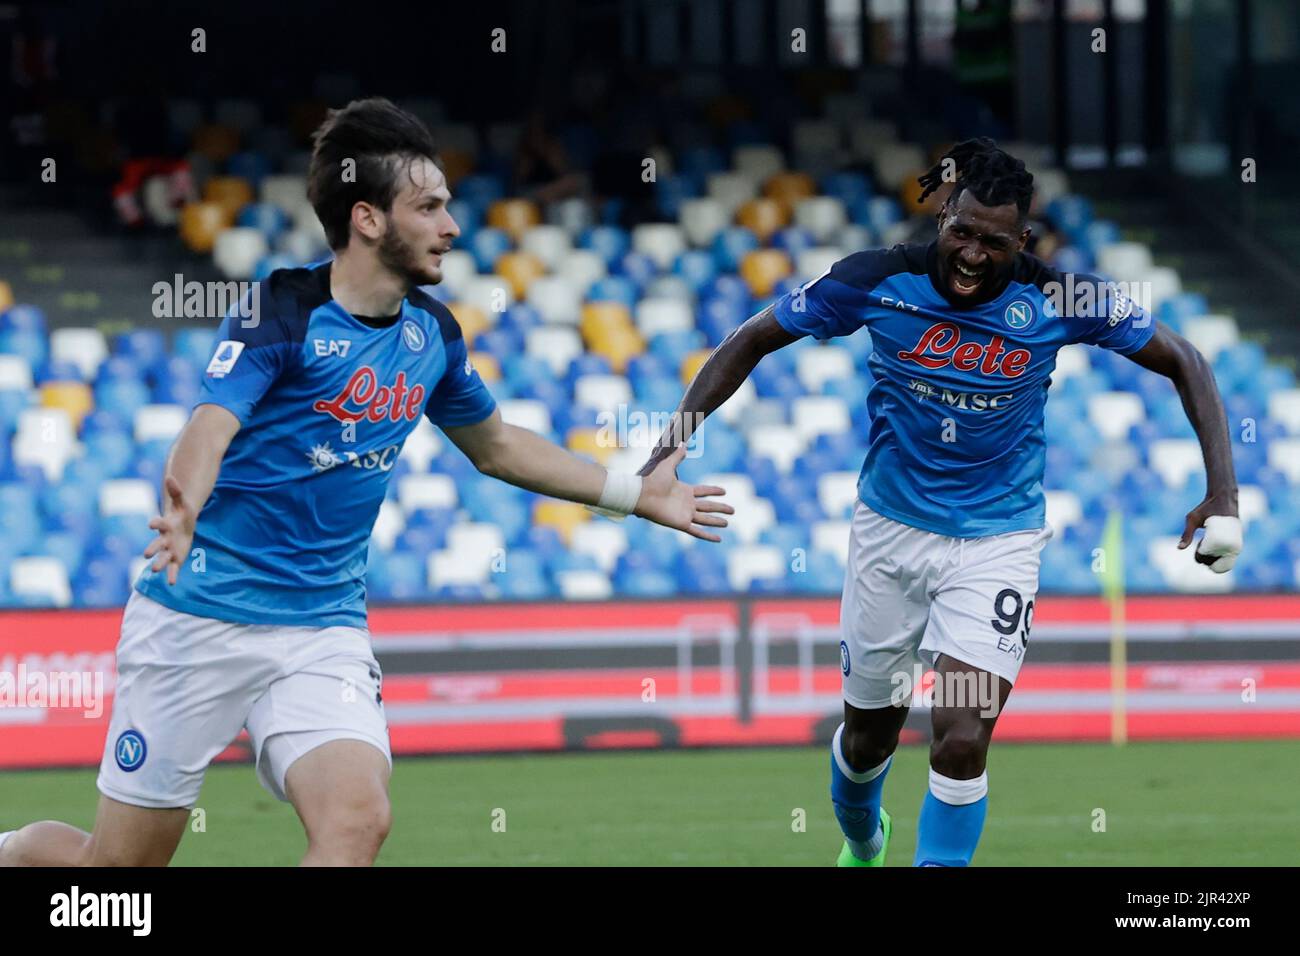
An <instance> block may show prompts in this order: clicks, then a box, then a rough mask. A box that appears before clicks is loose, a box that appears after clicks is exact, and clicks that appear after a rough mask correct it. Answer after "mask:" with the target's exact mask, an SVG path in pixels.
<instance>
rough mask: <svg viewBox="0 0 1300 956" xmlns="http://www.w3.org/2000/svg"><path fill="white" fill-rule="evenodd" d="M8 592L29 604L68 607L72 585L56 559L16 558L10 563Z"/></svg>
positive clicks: (26, 604)
mask: <svg viewBox="0 0 1300 956" xmlns="http://www.w3.org/2000/svg"><path fill="white" fill-rule="evenodd" d="M9 593H11V594H12V595H13V596H14V597H15V598H17V599H18V601H19V602H20V603H22V604H23V605H25V606H28V607H69V606H71V604H72V586H71V585H70V584H69V582H68V571H67V568H65V567H64V565H63V562H62V561H60V560H59V559H58V558H50V557H25V558H15V559H14V562H13V563H12V564H11V565H9Z"/></svg>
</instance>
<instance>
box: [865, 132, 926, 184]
mask: <svg viewBox="0 0 1300 956" xmlns="http://www.w3.org/2000/svg"><path fill="white" fill-rule="evenodd" d="M875 166H876V178H877V179H878V180H879V181H880V184H881V185H882V186H884V187H886V188H887V189H890V190H897V189H899V188H900V187H901V186H902V185H903V183H904V182H905V181H906V180H907V179H908V178H909V177H911V176H915V175H917V174H918V173H920V172H921V171H923V170H925V169H927V168H928V167H929V166H930V163H929V162H927V161H926V156H925V150H924V149H922V148H921V147H920V146H915V145H913V144H911V143H882V144H881V145H880V146H879V147H878V148H877V149H876V155H875Z"/></svg>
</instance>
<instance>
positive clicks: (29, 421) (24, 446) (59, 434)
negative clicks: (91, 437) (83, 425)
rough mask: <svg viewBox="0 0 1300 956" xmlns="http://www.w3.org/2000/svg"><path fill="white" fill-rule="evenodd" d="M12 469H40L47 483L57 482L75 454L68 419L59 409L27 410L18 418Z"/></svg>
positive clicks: (13, 444)
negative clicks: (25, 466) (13, 466)
mask: <svg viewBox="0 0 1300 956" xmlns="http://www.w3.org/2000/svg"><path fill="white" fill-rule="evenodd" d="M12 451H13V460H14V464H16V465H31V466H34V467H37V468H40V469H41V470H42V471H43V472H44V473H45V477H46V479H47V480H48V481H58V480H59V479H60V478H61V477H62V476H63V469H64V466H65V465H66V464H67V463H68V461H69V460H70V459H71V458H72V457H73V456H74V455H75V454H76V452H77V439H76V430H75V428H74V426H73V423H72V418H71V417H70V416H69V415H68V413H67V411H65V410H64V409H62V408H29V409H25V410H23V411H22V412H21V413H20V414H19V416H18V428H17V431H16V433H15V434H14V437H13V442H12Z"/></svg>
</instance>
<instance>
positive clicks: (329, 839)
mask: <svg viewBox="0 0 1300 956" xmlns="http://www.w3.org/2000/svg"><path fill="white" fill-rule="evenodd" d="M392 827H393V813H392V806H391V804H390V803H389V801H388V796H387V795H386V794H384V793H382V792H380V793H375V794H370V795H367V796H365V797H363V798H359V799H354V800H349V801H347V802H346V803H341V804H339V805H338V806H336V807H332V808H331V809H330V810H329V812H327V813H326V814H325V815H324V816H323V818H322V819H321V820H320V821H318V822H317V824H316V825H315V826H314V827H312V828H311V829H310V831H309V834H308V837H309V839H310V841H311V843H312V845H313V846H314V847H319V848H320V849H322V850H324V851H326V852H327V853H329V854H330V855H331V856H336V857H339V858H346V859H347V860H348V861H349V862H359V863H368V862H372V861H373V860H374V858H375V857H376V856H377V855H378V854H379V849H380V847H382V846H383V845H384V841H385V840H386V839H388V834H389V831H390V830H391V829H392Z"/></svg>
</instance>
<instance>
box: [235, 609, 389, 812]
mask: <svg viewBox="0 0 1300 956" xmlns="http://www.w3.org/2000/svg"><path fill="white" fill-rule="evenodd" d="M286 637H287V639H289V640H290V641H292V642H293V643H294V650H293V652H292V654H291V655H290V658H289V660H288V662H287V664H286V672H285V673H284V674H283V676H281V677H280V678H278V679H277V680H275V681H273V682H272V683H271V685H270V686H269V687H268V688H267V689H266V692H265V693H264V694H263V695H262V697H261V698H260V699H259V700H258V701H257V703H256V704H255V705H254V706H253V709H252V711H251V712H250V713H249V716H248V724H247V726H248V733H249V736H250V737H251V738H252V741H253V747H254V751H255V753H256V758H257V775H258V779H259V780H261V782H262V785H263V786H264V787H265V788H266V789H267V790H268V791H269V792H270V793H271V794H272V795H273V796H275V797H276V798H277V799H279V800H288V801H290V802H292V803H294V804H295V806H299V804H304V805H305V804H306V803H307V802H308V801H307V796H306V791H305V787H307V786H310V785H311V781H318V780H320V779H322V778H324V777H327V776H328V777H330V779H331V780H332V779H333V775H334V774H335V772H336V771H337V774H339V775H341V776H342V777H344V778H347V777H348V775H349V774H352V775H353V776H358V777H361V778H363V779H361V780H359V782H357V783H356V784H355V785H353V784H352V783H351V782H349V786H348V788H347V794H348V795H347V796H346V797H343V798H342V799H343V802H344V803H346V802H348V801H354V800H355V799H356V796H355V795H356V793H358V792H360V793H365V794H368V795H369V799H370V800H371V802H372V803H373V802H383V803H385V804H386V794H387V783H388V775H389V772H390V770H391V768H392V756H391V749H390V746H389V740H388V721H387V718H386V716H385V714H384V706H383V697H382V692H381V687H382V681H383V674H382V672H381V670H380V668H379V664H378V662H377V661H376V660H375V657H374V653H373V652H372V650H371V647H370V638H369V635H368V634H367V633H366V632H365V631H364V630H363V629H361V628H352V627H330V628H316V629H307V628H301V629H295V631H294V633H292V634H289V635H286ZM336 743H339V744H346V746H335V744H336ZM327 748H328V749H327ZM318 751H324V753H323V754H322V753H320V752H318ZM339 752H353V753H356V754H359V755H360V757H359V760H360V762H358V763H355V764H349V762H348V761H346V760H345V761H341V762H336V761H334V760H331V759H327V758H329V757H330V755H332V754H334V753H339ZM304 768H305V769H304ZM291 774H292V775H293V776H294V777H295V778H297V779H298V780H299V786H298V791H297V792H298V799H297V800H295V799H294V798H293V797H292V796H291V795H290V793H289V777H290V775H291ZM333 786H334V784H333V783H331V784H330V785H329V786H324V787H323V789H324V791H325V794H324V795H325V797H328V796H329V791H330V789H331V788H332V787H333ZM380 796H383V800H382V801H380ZM311 805H312V806H316V803H315V802H314V801H313V802H312V803H311Z"/></svg>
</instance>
